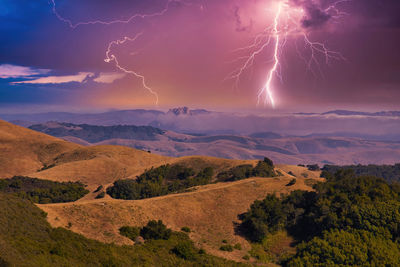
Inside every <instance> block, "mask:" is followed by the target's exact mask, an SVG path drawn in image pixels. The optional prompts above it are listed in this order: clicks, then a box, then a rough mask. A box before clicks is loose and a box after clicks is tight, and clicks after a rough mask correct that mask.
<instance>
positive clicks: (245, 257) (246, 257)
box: [242, 255, 250, 261]
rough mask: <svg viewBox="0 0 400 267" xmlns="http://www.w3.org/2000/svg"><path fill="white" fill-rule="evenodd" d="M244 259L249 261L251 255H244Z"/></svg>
mask: <svg viewBox="0 0 400 267" xmlns="http://www.w3.org/2000/svg"><path fill="white" fill-rule="evenodd" d="M242 259H244V260H246V261H248V260H250V256H249V255H244V256H243V257H242Z"/></svg>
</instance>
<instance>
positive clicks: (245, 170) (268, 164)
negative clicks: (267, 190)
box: [217, 158, 276, 181]
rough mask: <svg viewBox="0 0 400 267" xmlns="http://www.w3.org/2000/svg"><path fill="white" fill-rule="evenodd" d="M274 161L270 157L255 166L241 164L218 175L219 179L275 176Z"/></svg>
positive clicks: (229, 179) (233, 179) (235, 179)
mask: <svg viewBox="0 0 400 267" xmlns="http://www.w3.org/2000/svg"><path fill="white" fill-rule="evenodd" d="M275 176H276V173H275V171H274V163H273V162H272V160H270V159H269V158H264V160H262V161H261V160H260V161H259V162H258V163H257V165H256V166H255V167H253V166H252V165H250V164H244V165H239V166H236V167H233V168H231V169H229V170H227V171H224V172H220V173H219V174H218V175H217V178H218V180H219V181H237V180H243V179H246V178H249V177H275Z"/></svg>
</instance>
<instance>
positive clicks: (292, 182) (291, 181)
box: [286, 179, 296, 186]
mask: <svg viewBox="0 0 400 267" xmlns="http://www.w3.org/2000/svg"><path fill="white" fill-rule="evenodd" d="M295 183H296V179H292V180H290V182H289V183H288V184H287V185H286V186H292V185H294V184H295Z"/></svg>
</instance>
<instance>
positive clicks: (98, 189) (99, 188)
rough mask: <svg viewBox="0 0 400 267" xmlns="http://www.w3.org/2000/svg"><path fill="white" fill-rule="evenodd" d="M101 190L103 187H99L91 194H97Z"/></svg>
mask: <svg viewBox="0 0 400 267" xmlns="http://www.w3.org/2000/svg"><path fill="white" fill-rule="evenodd" d="M101 190H103V186H102V185H99V187H97V188H96V190H94V191H93V193H97V192H99V191H101Z"/></svg>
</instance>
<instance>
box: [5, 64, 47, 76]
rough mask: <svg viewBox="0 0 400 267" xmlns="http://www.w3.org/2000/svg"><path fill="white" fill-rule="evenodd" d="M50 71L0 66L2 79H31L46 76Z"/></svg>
mask: <svg viewBox="0 0 400 267" xmlns="http://www.w3.org/2000/svg"><path fill="white" fill-rule="evenodd" d="M49 71H50V70H47V69H34V68H31V67H24V66H16V65H11V64H1V65H0V78H2V79H7V78H21V77H30V76H34V75H41V74H46V73H48V72H49Z"/></svg>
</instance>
